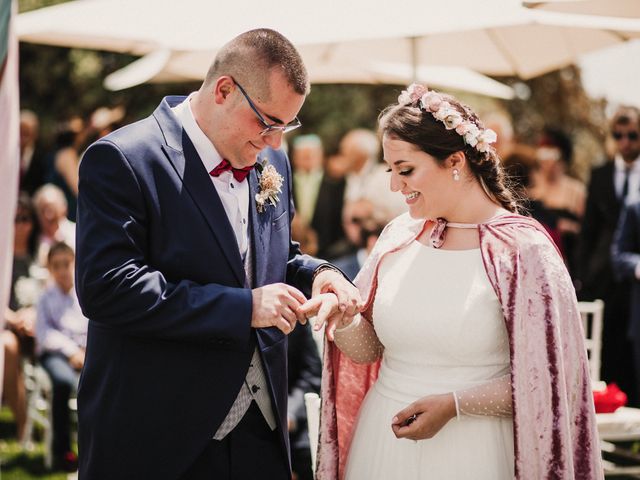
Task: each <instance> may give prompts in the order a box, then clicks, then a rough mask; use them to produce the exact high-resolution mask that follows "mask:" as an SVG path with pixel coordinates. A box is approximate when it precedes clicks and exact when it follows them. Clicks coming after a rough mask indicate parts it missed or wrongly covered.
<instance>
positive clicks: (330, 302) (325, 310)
mask: <svg viewBox="0 0 640 480" xmlns="http://www.w3.org/2000/svg"><path fill="white" fill-rule="evenodd" d="M337 308H338V302H337V299H336V298H335V296H334V297H333V298H327V300H326V301H324V302H322V305H321V306H320V310H318V319H317V320H316V324H317V325H329V326H330V324H331V320H332V318H333V317H332V315H333V313H334V312H335V311H336V310H337ZM329 333H330V332H327V334H328V335H329ZM329 340H332V341H333V337H332V336H331V335H329Z"/></svg>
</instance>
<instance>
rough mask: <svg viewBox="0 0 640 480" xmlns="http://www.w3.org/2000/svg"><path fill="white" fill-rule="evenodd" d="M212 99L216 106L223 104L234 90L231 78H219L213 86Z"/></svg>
mask: <svg viewBox="0 0 640 480" xmlns="http://www.w3.org/2000/svg"><path fill="white" fill-rule="evenodd" d="M213 88H214V90H213V97H214V100H215V102H216V103H217V104H222V103H224V102H225V100H226V99H227V97H228V96H229V94H230V93H231V92H232V91H233V89H234V88H235V85H234V83H233V80H232V79H231V77H228V76H224V75H223V76H222V77H219V78H218V80H216V82H215V83H214V84H213Z"/></svg>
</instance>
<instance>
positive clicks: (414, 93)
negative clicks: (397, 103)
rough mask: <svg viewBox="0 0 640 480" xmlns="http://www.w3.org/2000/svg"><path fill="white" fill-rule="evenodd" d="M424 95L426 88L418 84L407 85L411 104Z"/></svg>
mask: <svg viewBox="0 0 640 480" xmlns="http://www.w3.org/2000/svg"><path fill="white" fill-rule="evenodd" d="M425 93H427V87H425V86H424V85H420V84H419V83H412V84H411V85H409V96H410V97H411V101H412V102H415V101H417V100H419V99H420V97H422V95H424V94H425Z"/></svg>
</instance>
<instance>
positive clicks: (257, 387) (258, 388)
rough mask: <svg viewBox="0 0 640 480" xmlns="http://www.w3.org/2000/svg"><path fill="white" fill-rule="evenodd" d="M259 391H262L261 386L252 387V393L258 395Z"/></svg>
mask: <svg viewBox="0 0 640 480" xmlns="http://www.w3.org/2000/svg"><path fill="white" fill-rule="evenodd" d="M258 390H260V387H259V386H257V385H254V386H253V387H251V391H252V392H253V393H257V392H258Z"/></svg>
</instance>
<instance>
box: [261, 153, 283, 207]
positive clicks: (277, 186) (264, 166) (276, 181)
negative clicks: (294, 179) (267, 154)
mask: <svg viewBox="0 0 640 480" xmlns="http://www.w3.org/2000/svg"><path fill="white" fill-rule="evenodd" d="M256 169H257V170H258V173H259V175H260V179H259V180H258V193H256V207H257V209H258V212H260V213H263V212H264V211H265V210H266V208H267V205H268V204H271V205H273V206H274V207H275V206H276V204H277V203H278V201H279V200H280V197H279V196H278V194H280V193H282V183H283V182H284V179H283V178H282V175H280V174H279V173H278V171H277V170H276V168H275V167H274V166H273V165H270V164H269V160H267V159H266V158H265V159H264V160H263V161H262V163H258V164H257V165H256Z"/></svg>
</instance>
